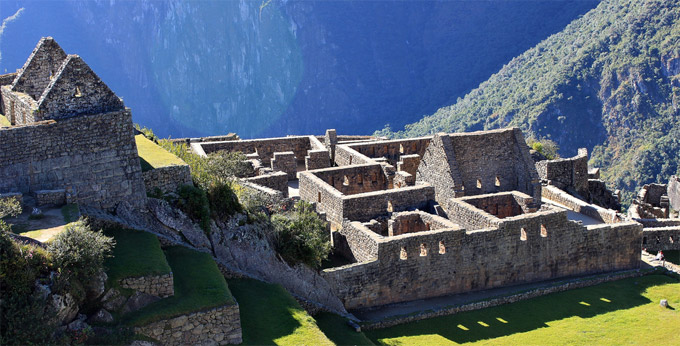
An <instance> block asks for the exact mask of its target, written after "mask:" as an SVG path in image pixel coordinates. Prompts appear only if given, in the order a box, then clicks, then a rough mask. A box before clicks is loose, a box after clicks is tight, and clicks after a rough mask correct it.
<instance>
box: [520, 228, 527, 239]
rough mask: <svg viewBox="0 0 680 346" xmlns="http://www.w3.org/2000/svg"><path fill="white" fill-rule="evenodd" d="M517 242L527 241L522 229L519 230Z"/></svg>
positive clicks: (525, 232) (525, 231) (525, 233)
mask: <svg viewBox="0 0 680 346" xmlns="http://www.w3.org/2000/svg"><path fill="white" fill-rule="evenodd" d="M519 240H521V241H526V240H527V230H525V229H524V227H522V229H520V230H519Z"/></svg>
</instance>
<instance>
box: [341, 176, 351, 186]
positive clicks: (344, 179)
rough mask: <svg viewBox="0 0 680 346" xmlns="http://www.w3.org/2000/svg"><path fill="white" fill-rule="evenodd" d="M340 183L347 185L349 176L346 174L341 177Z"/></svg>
mask: <svg viewBox="0 0 680 346" xmlns="http://www.w3.org/2000/svg"><path fill="white" fill-rule="evenodd" d="M342 185H344V186H349V178H348V177H347V176H344V177H342Z"/></svg>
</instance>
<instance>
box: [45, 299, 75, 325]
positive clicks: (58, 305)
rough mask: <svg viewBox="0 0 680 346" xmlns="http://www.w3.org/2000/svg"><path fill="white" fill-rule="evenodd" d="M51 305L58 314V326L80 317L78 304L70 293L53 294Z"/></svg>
mask: <svg viewBox="0 0 680 346" xmlns="http://www.w3.org/2000/svg"><path fill="white" fill-rule="evenodd" d="M50 303H51V304H52V306H53V307H54V309H55V311H56V312H57V313H56V317H55V318H56V321H55V322H56V323H57V324H58V325H63V324H67V323H69V322H71V321H73V319H74V318H76V315H78V302H76V300H75V299H73V297H72V296H71V295H70V294H68V293H65V294H63V295H62V294H52V297H51V300H50Z"/></svg>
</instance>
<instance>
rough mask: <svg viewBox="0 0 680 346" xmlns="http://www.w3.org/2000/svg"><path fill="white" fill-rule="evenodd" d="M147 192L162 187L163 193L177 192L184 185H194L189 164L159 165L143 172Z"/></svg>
mask: <svg viewBox="0 0 680 346" xmlns="http://www.w3.org/2000/svg"><path fill="white" fill-rule="evenodd" d="M142 178H144V186H145V187H146V192H153V191H154V190H155V189H160V190H161V191H162V192H163V193H169V192H175V191H177V189H178V188H179V187H180V186H182V185H193V181H192V180H191V168H189V166H188V165H182V166H167V167H159V168H155V169H152V170H150V171H146V172H143V173H142Z"/></svg>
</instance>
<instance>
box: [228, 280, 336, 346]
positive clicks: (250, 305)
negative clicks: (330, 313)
mask: <svg viewBox="0 0 680 346" xmlns="http://www.w3.org/2000/svg"><path fill="white" fill-rule="evenodd" d="M229 287H230V288H231V290H232V292H233V294H234V297H235V298H236V300H237V301H238V303H239V309H240V311H241V327H242V328H243V345H274V344H276V345H333V342H331V341H330V340H329V339H328V338H327V337H326V336H325V335H324V333H323V332H322V331H321V330H319V327H318V326H317V324H316V322H315V321H314V319H313V318H312V317H311V316H309V314H307V312H306V311H305V310H304V309H303V308H302V307H300V304H298V302H297V301H296V300H295V298H293V297H292V296H291V295H290V294H289V293H288V292H287V291H286V290H285V289H284V288H283V287H281V286H279V285H272V284H267V283H264V282H260V281H256V280H249V279H239V280H229Z"/></svg>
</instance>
